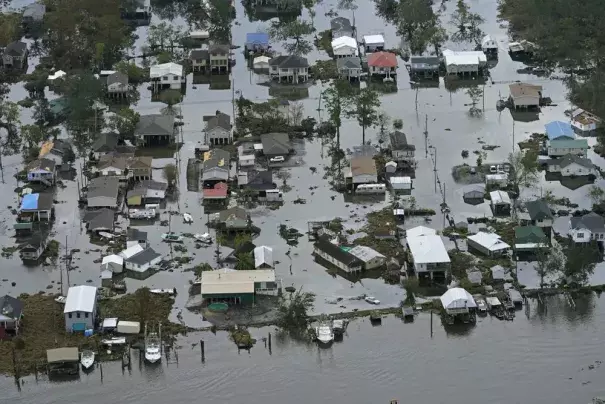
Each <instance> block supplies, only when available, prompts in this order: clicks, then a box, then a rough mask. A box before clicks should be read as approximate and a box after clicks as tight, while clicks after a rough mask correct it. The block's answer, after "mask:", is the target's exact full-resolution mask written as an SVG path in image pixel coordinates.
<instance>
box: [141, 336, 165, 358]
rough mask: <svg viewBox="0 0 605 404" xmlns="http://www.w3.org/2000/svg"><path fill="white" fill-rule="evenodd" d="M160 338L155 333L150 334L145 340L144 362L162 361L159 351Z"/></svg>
mask: <svg viewBox="0 0 605 404" xmlns="http://www.w3.org/2000/svg"><path fill="white" fill-rule="evenodd" d="M160 344H161V341H160V337H159V336H158V334H157V333H155V332H152V333H150V334H149V336H148V337H147V338H145V360H146V361H147V362H149V363H156V362H159V361H160V360H161V359H162V353H161V350H160Z"/></svg>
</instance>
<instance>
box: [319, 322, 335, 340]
mask: <svg viewBox="0 0 605 404" xmlns="http://www.w3.org/2000/svg"><path fill="white" fill-rule="evenodd" d="M315 335H316V338H317V341H318V342H319V343H320V344H323V345H330V344H331V343H332V342H334V331H333V330H332V326H331V325H330V323H328V322H321V323H319V325H318V326H317V327H315Z"/></svg>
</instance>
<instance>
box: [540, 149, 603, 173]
mask: <svg viewBox="0 0 605 404" xmlns="http://www.w3.org/2000/svg"><path fill="white" fill-rule="evenodd" d="M547 167H548V172H549V173H560V174H561V176H562V177H582V176H587V175H591V174H594V173H595V167H594V164H593V163H592V161H590V159H587V158H584V157H579V156H574V155H573V154H568V155H566V156H564V157H561V158H559V159H552V160H549V161H548V162H547Z"/></svg>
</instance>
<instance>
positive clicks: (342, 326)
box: [332, 320, 348, 336]
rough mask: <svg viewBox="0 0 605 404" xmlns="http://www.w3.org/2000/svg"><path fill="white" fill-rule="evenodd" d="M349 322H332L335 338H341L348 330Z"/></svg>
mask: <svg viewBox="0 0 605 404" xmlns="http://www.w3.org/2000/svg"><path fill="white" fill-rule="evenodd" d="M347 324H348V323H347V322H346V321H345V320H332V331H333V332H334V335H335V336H340V335H343V334H344V333H345V331H346V330H347Z"/></svg>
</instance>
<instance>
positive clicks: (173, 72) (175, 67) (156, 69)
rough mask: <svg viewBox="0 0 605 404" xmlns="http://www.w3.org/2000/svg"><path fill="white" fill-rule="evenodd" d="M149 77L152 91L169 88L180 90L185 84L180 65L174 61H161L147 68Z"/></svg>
mask: <svg viewBox="0 0 605 404" xmlns="http://www.w3.org/2000/svg"><path fill="white" fill-rule="evenodd" d="M149 78H150V79H151V83H152V86H153V89H154V91H158V90H163V89H166V88H170V89H173V90H180V89H181V88H182V87H183V85H185V83H186V80H187V77H186V76H185V73H184V69H183V66H182V65H179V64H176V63H163V64H159V65H154V66H151V67H150V68H149Z"/></svg>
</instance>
